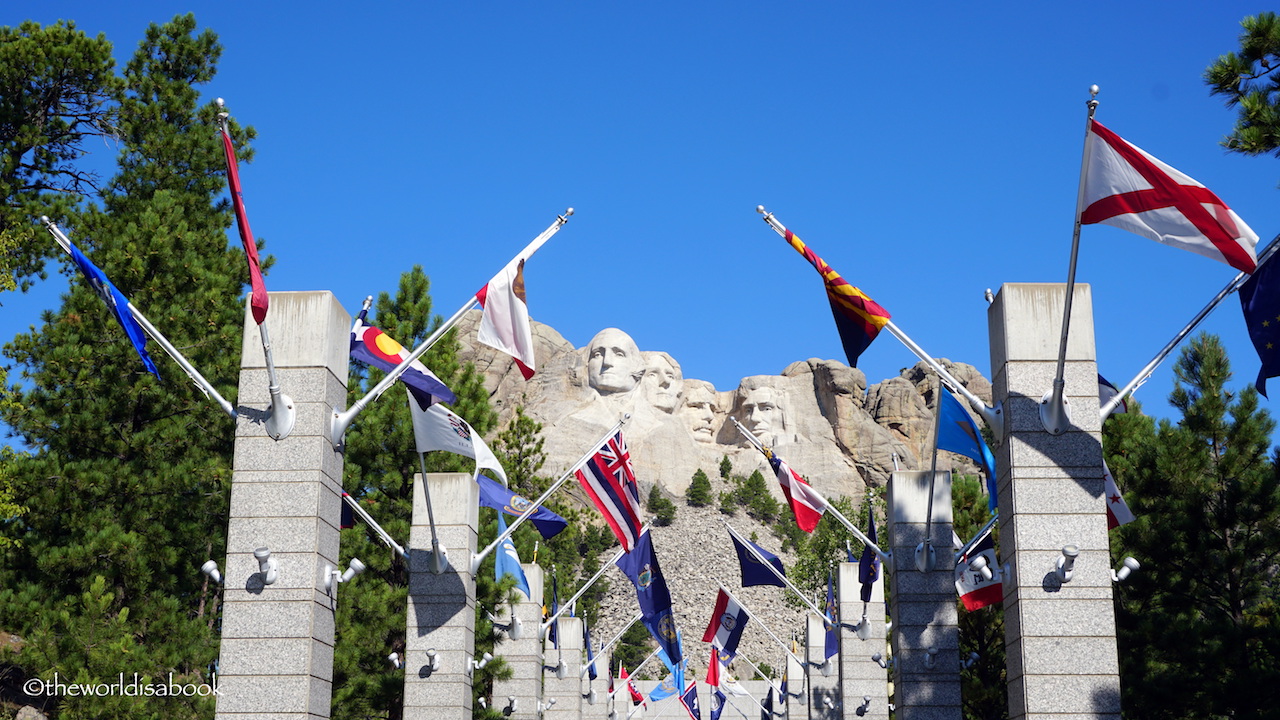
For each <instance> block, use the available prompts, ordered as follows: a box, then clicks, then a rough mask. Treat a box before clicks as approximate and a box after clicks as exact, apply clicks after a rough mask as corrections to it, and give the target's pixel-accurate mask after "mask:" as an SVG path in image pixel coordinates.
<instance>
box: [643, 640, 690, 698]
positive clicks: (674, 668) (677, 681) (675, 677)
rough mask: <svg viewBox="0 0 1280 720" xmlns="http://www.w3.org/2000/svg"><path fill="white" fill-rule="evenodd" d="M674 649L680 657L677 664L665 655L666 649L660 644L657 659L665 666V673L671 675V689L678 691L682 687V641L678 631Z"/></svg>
mask: <svg viewBox="0 0 1280 720" xmlns="http://www.w3.org/2000/svg"><path fill="white" fill-rule="evenodd" d="M675 647H676V651H677V652H678V653H679V654H680V656H681V657H680V660H679V662H672V661H671V656H670V655H668V654H667V651H666V649H665V648H664V647H663V646H662V645H661V644H659V645H658V659H659V660H661V661H662V664H663V665H666V666H667V671H668V672H670V673H671V684H672V689H673V690H679V689H680V688H682V687H684V657H683V653H684V641H683V639H682V638H681V637H680V631H679V630H677V631H676V642H675ZM651 699H652V698H651Z"/></svg>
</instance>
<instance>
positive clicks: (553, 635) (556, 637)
mask: <svg viewBox="0 0 1280 720" xmlns="http://www.w3.org/2000/svg"><path fill="white" fill-rule="evenodd" d="M551 570H552V572H551V614H550V615H548V616H547V617H555V618H556V621H555V622H553V623H551V627H550V628H549V629H548V630H547V637H548V638H550V639H551V646H552V647H554V648H555V649H557V650H559V649H560V633H559V630H560V618H558V617H556V613H558V612H560V586H559V584H558V583H557V582H556V573H555V568H554V567H553V568H551Z"/></svg>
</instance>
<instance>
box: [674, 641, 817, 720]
mask: <svg viewBox="0 0 1280 720" xmlns="http://www.w3.org/2000/svg"><path fill="white" fill-rule="evenodd" d="M796 649H797V650H798V649H799V648H796ZM783 662H785V663H786V664H787V695H789V696H790V697H788V698H787V720H803V719H804V718H807V717H808V716H809V711H808V707H809V684H808V681H807V680H806V677H805V675H806V673H805V667H804V665H803V664H802V663H801V662H800V661H799V660H797V659H796V658H795V657H793V656H791V655H790V654H788V655H787V656H786V659H785V660H783ZM699 692H701V690H699ZM708 692H710V689H709V688H708ZM705 702H707V703H709V702H711V701H710V700H706V701H705Z"/></svg>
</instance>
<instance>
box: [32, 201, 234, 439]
mask: <svg viewBox="0 0 1280 720" xmlns="http://www.w3.org/2000/svg"><path fill="white" fill-rule="evenodd" d="M40 222H42V223H44V226H45V229H46V230H48V231H49V234H50V235H53V239H54V240H56V241H57V242H58V247H60V248H62V251H63V252H65V253H66V254H68V255H70V254H71V240H69V239H68V238H67V236H66V235H65V234H63V232H62V229H61V228H59V227H58V225H57V224H56V223H54V222H53V221H52V220H50V219H49V216H47V215H41V216H40ZM128 308H129V314H130V315H132V316H133V319H134V320H137V321H138V324H139V325H141V326H142V329H143V330H145V331H146V333H147V335H150V336H151V339H152V340H155V341H156V344H157V345H159V346H160V347H161V348H162V349H163V350H164V351H165V354H167V355H168V356H169V357H170V358H173V361H174V362H176V363H178V367H180V368H182V371H183V372H185V373H186V374H187V377H189V378H191V381H192V382H194V383H195V384H196V387H197V388H199V390H200V392H202V393H204V396H205V397H212V398H213V399H214V401H215V402H217V403H218V407H221V408H222V411H223V412H225V413H226V414H227V415H228V416H229V417H230V418H231V419H232V420H235V419H236V417H237V415H236V409H235V408H234V407H232V406H231V403H229V402H227V400H226V399H225V398H223V397H222V395H221V394H220V393H219V392H218V391H217V390H216V389H214V387H213V385H212V384H211V383H210V382H209V381H208V380H205V379H204V376H203V375H201V374H200V373H199V371H197V370H196V369H195V368H194V367H192V366H191V363H189V362H187V359H186V358H185V357H183V356H182V353H180V352H178V349H177V348H175V347H174V346H173V344H172V343H170V342H169V340H168V339H167V338H166V337H165V336H164V335H163V334H161V332H160V331H159V330H157V329H156V328H155V326H154V325H152V324H151V321H149V320H147V316H146V315H143V314H142V311H141V310H139V309H138V308H136V307H134V306H133V303H132V302H131V303H129V305H128Z"/></svg>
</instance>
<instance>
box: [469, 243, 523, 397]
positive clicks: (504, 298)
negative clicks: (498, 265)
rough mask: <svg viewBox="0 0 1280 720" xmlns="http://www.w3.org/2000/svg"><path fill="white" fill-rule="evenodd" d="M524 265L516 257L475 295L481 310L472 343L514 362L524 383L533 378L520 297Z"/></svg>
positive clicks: (521, 297) (520, 259)
mask: <svg viewBox="0 0 1280 720" xmlns="http://www.w3.org/2000/svg"><path fill="white" fill-rule="evenodd" d="M524 261H525V258H523V257H517V258H515V259H514V260H512V261H511V262H509V263H507V266H506V267H504V268H503V269H502V271H501V272H499V273H498V274H497V275H494V276H493V279H491V280H490V281H489V282H487V283H485V286H484V287H482V288H480V292H478V293H476V300H477V301H479V303H480V307H481V308H483V310H484V314H483V315H482V316H481V318H480V332H479V334H478V335H477V336H476V339H477V340H479V341H480V342H482V343H484V344H485V345H488V346H489V347H491V348H493V349H495V350H500V351H502V352H504V353H506V354H508V355H510V356H511V357H513V358H515V362H516V367H518V368H520V374H521V375H523V376H524V379H525V380H528V379H529V378H531V377H533V371H534V366H535V363H534V356H533V327H532V326H531V325H530V324H529V305H528V303H527V302H526V300H525V297H524Z"/></svg>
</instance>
